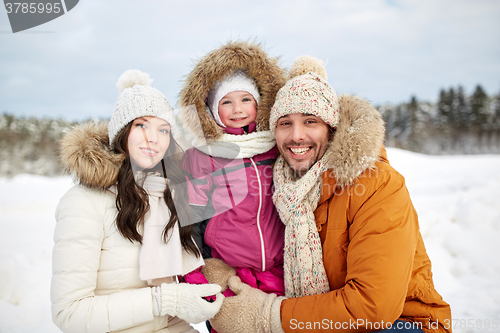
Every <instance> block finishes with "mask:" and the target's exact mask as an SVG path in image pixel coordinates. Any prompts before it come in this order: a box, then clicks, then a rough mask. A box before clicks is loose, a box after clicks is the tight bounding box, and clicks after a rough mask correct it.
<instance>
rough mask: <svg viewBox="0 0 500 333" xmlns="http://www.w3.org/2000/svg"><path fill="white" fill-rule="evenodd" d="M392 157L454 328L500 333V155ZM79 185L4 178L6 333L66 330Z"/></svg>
mask: <svg viewBox="0 0 500 333" xmlns="http://www.w3.org/2000/svg"><path fill="white" fill-rule="evenodd" d="M388 155H389V160H390V161H391V164H392V165H393V166H394V167H395V168H396V170H398V171H399V172H400V173H401V174H403V176H405V178H406V180H407V185H408V188H409V191H410V194H411V197H412V200H413V203H414V205H415V207H416V210H417V212H418V213H419V217H420V229H421V232H422V235H423V237H424V240H425V244H426V247H427V251H428V253H429V256H430V258H431V260H432V263H433V272H434V282H435V285H436V288H437V290H438V291H439V292H440V293H441V295H442V296H443V298H444V299H445V300H446V301H447V302H448V303H450V304H451V307H452V312H453V318H454V319H456V320H457V321H455V322H454V323H453V324H454V330H453V331H454V332H500V241H499V240H500V205H499V203H500V155H476V156H426V155H420V154H415V153H410V152H406V151H402V150H397V149H390V148H389V149H388ZM71 186H72V182H71V180H70V179H69V178H67V177H60V178H46V177H40V176H33V175H19V176H17V177H14V178H13V179H2V178H0V212H1V213H0V230H2V232H1V233H0V332H2V333H19V332H23V333H25V332H30V333H31V332H36V333H38V332H40V333H49V332H59V330H58V329H57V327H56V326H55V325H53V324H52V320H51V314H50V300H49V288H50V278H51V252H52V245H53V242H52V234H53V230H54V225H55V220H54V211H55V208H56V206H57V203H58V201H59V198H60V197H61V196H62V195H63V194H64V193H65V192H66V191H67V190H68V189H69V188H70V187H71ZM494 324H496V326H494ZM487 325H489V327H486V326H487ZM467 327H469V328H467ZM197 328H198V329H200V331H202V329H203V325H197ZM205 332H206V330H205Z"/></svg>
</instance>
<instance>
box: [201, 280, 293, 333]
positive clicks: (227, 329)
mask: <svg viewBox="0 0 500 333" xmlns="http://www.w3.org/2000/svg"><path fill="white" fill-rule="evenodd" d="M228 284H229V288H231V290H232V291H233V292H234V293H235V294H236V295H235V296H233V297H227V298H225V299H224V303H223V304H222V307H221V308H220V311H219V313H217V314H216V315H215V317H214V318H213V319H210V323H211V324H212V327H213V328H214V329H215V330H216V331H217V332H218V333H248V332H252V333H284V331H283V329H282V328H281V313H280V307H281V301H283V300H284V299H285V297H277V296H276V294H266V293H265V292H263V291H261V290H259V289H256V288H252V287H250V286H249V285H247V284H245V283H243V282H241V280H240V278H239V277H237V276H233V277H231V278H229V281H228Z"/></svg>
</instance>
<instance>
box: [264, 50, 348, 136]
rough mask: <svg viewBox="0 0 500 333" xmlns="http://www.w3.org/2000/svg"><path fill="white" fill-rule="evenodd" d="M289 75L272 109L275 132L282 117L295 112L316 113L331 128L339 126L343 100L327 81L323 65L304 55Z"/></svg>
mask: <svg viewBox="0 0 500 333" xmlns="http://www.w3.org/2000/svg"><path fill="white" fill-rule="evenodd" d="M288 76H289V78H290V79H289V80H288V81H287V82H286V83H285V85H284V86H283V87H282V88H281V89H280V90H279V91H278V93H277V95H276V101H275V102H274V105H273V108H272V109H271V115H270V119H269V127H270V129H271V132H272V133H273V134H275V133H276V123H277V122H278V119H279V118H281V117H283V116H285V115H288V114H294V113H307V114H312V115H314V116H317V117H319V118H321V119H322V120H323V121H324V122H325V123H326V124H328V125H329V126H330V127H333V128H335V127H337V125H338V122H339V100H338V97H337V94H336V93H335V91H334V90H333V89H332V87H330V85H329V84H328V82H327V81H326V78H327V76H326V70H325V67H324V66H323V62H322V61H321V60H319V59H317V58H313V57H310V56H301V57H299V58H297V59H296V60H295V61H294V63H293V65H292V66H291V67H290V70H289V74H288Z"/></svg>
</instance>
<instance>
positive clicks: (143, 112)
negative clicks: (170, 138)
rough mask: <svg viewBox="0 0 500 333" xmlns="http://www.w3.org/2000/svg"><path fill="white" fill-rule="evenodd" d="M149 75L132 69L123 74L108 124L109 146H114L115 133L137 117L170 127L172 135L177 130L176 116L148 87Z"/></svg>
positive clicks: (162, 98) (157, 94) (119, 80)
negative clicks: (150, 117) (167, 124)
mask: <svg viewBox="0 0 500 333" xmlns="http://www.w3.org/2000/svg"><path fill="white" fill-rule="evenodd" d="M151 82H153V80H152V79H150V78H149V74H147V73H144V72H141V71H139V70H136V69H133V70H128V71H126V72H125V73H123V74H122V75H121V76H120V78H119V79H118V83H117V84H116V86H117V87H118V91H119V92H120V96H118V99H117V100H116V103H115V107H114V108H113V115H112V116H111V120H110V121H109V124H108V135H109V142H110V143H111V144H113V140H114V139H115V137H116V135H117V134H118V132H120V131H121V130H122V129H123V128H124V127H125V126H127V124H128V123H130V122H131V121H133V120H134V119H136V118H139V117H145V116H153V117H158V118H161V119H163V120H165V121H167V122H168V123H169V124H170V128H171V131H172V135H175V131H176V130H177V128H176V127H177V126H176V123H175V112H174V109H173V108H172V107H171V106H170V104H169V103H168V101H167V98H166V97H165V95H163V94H162V93H161V92H159V91H158V90H156V89H155V88H153V87H151Z"/></svg>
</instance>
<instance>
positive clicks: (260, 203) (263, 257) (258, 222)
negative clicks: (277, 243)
mask: <svg viewBox="0 0 500 333" xmlns="http://www.w3.org/2000/svg"><path fill="white" fill-rule="evenodd" d="M250 161H251V162H252V164H253V167H254V168H255V173H256V175H257V181H258V182H259V209H258V210H257V229H258V230H259V237H260V249H261V252H262V271H263V272H264V271H265V270H266V248H265V246H264V236H263V235H262V229H261V227H260V211H261V210H262V183H261V181H260V175H259V169H257V165H256V164H255V162H254V161H253V158H251V157H250Z"/></svg>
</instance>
